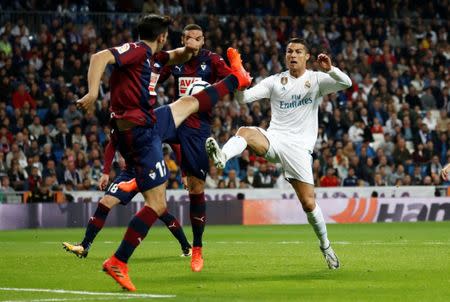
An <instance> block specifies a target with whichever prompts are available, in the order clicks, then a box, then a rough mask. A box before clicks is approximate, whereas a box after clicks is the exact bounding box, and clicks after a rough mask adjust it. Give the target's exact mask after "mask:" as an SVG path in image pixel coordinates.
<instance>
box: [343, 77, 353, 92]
mask: <svg viewBox="0 0 450 302" xmlns="http://www.w3.org/2000/svg"><path fill="white" fill-rule="evenodd" d="M344 86H345V89H348V88H350V87H352V86H353V83H352V80H351V79H350V78H349V77H347V78H346V79H345V82H344Z"/></svg>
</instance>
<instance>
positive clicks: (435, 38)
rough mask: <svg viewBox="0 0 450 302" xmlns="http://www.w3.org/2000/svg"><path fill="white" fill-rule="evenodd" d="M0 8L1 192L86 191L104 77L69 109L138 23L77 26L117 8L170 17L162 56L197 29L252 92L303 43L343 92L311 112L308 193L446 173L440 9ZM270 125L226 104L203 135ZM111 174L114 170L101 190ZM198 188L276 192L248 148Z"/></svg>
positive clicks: (94, 162) (174, 180) (348, 5)
mask: <svg viewBox="0 0 450 302" xmlns="http://www.w3.org/2000/svg"><path fill="white" fill-rule="evenodd" d="M256 2H257V4H258V5H256V4H255V3H256ZM0 9H3V10H4V11H6V10H8V14H6V13H1V12H0V22H1V23H0V179H1V190H2V191H4V192H13V191H32V192H33V191H39V190H40V192H41V193H42V192H46V191H48V190H65V191H71V190H95V189H96V185H97V184H98V180H99V178H100V176H101V175H102V167H103V164H104V163H103V152H104V147H105V145H106V143H107V141H108V133H109V126H108V121H109V111H108V105H109V98H110V94H109V83H108V79H109V75H110V70H108V72H106V73H105V74H104V76H103V78H102V84H101V90H100V94H99V99H98V101H97V104H96V110H95V112H90V113H82V112H80V111H78V110H77V108H76V106H75V103H74V102H75V101H76V100H77V99H78V98H79V97H81V96H83V95H84V94H85V93H86V91H87V82H86V76H87V67H88V66H89V57H90V56H91V55H92V54H93V53H95V52H96V51H99V50H101V49H106V48H108V47H111V46H117V45H120V44H122V43H125V42H131V41H134V39H136V37H135V35H134V30H133V27H134V23H133V22H135V20H137V18H130V17H129V15H128V17H127V15H124V14H121V13H117V14H113V13H111V14H109V15H106V16H107V17H106V19H105V20H104V21H102V22H98V19H97V22H96V19H95V18H94V17H92V18H91V17H90V16H91V15H89V14H87V12H89V11H91V12H98V11H106V12H108V11H109V12H113V11H119V10H120V11H125V12H129V13H133V12H136V13H140V12H142V13H152V12H156V13H168V14H171V15H172V16H173V17H174V20H175V21H174V24H173V26H172V27H171V30H170V38H169V42H168V45H167V49H171V48H173V47H177V46H179V45H180V37H181V30H182V28H183V27H184V25H186V24H189V23H197V24H199V25H201V26H202V27H203V28H204V33H205V37H206V42H205V48H207V49H210V50H212V51H214V52H217V53H219V54H221V55H224V49H226V48H227V47H228V46H233V47H236V48H238V49H240V51H241V53H242V57H243V60H244V62H246V63H245V64H246V67H247V69H248V70H250V71H251V74H252V76H253V77H254V83H258V82H259V81H261V80H262V79H263V78H265V77H267V76H269V75H271V74H274V73H278V72H280V71H282V70H284V69H285V64H284V49H285V46H286V42H287V41H288V40H289V38H291V37H302V38H305V39H306V41H307V42H308V43H309V45H310V50H311V54H312V59H311V60H310V63H309V68H312V69H316V66H315V63H314V58H315V57H316V56H317V54H318V53H320V52H326V53H328V54H330V55H331V57H332V61H333V64H334V65H336V66H338V67H339V68H341V69H342V70H344V71H345V72H347V73H348V74H349V75H350V77H351V78H352V81H353V82H354V85H353V87H352V88H350V89H348V90H347V91H343V92H341V93H338V94H332V95H329V96H325V97H324V98H323V101H322V103H321V105H320V112H319V123H320V125H319V126H320V129H319V137H318V140H317V144H316V146H315V150H314V151H315V152H314V162H313V171H314V176H315V181H316V185H317V186H321V187H326V186H367V185H372V186H385V185H441V184H442V181H441V180H440V178H439V176H438V175H439V170H440V169H441V167H442V165H443V164H444V163H446V162H448V161H450V150H449V134H450V132H449V131H450V118H449V111H450V98H449V91H450V75H449V67H450V47H449V35H448V31H449V24H450V22H449V19H448V16H449V15H450V14H449V9H450V5H449V3H448V1H426V2H421V3H420V4H417V3H413V2H412V1H395V0H392V1H374V0H372V1H351V0H349V1H308V0H297V1H289V0H287V1H276V2H275V1H262V0H261V1H249V0H247V1H234V0H217V1H207V0H203V1H201V0H199V1H193V0H192V1H189V0H187V1H181V0H180V1H177V0H172V1H169V0H165V1H155V0H148V1H112V0H110V1H87V0H84V1H70V2H69V1H51V0H47V1H45V0H44V1H32V0H29V1H0ZM39 9H41V10H47V11H48V10H53V13H51V14H42V15H39V14H37V16H38V17H39V16H41V18H42V22H41V23H40V24H39V26H34V27H31V26H29V23H27V22H28V21H29V20H28V19H27V18H24V17H21V16H22V15H21V14H20V11H21V10H39ZM14 10H15V11H16V12H17V13H15V12H14ZM234 12H239V14H240V15H234V16H231V14H234ZM186 13H198V14H201V15H190V14H186ZM216 14H220V15H216ZM246 14H251V15H246ZM294 14H295V16H293V15H294ZM79 16H83V18H81V19H80V18H79ZM124 16H125V17H124ZM35 18H36V17H35ZM80 20H81V21H80ZM174 95H175V86H174V82H173V80H169V81H168V82H167V83H165V84H164V85H162V86H160V87H159V88H158V104H159V105H162V104H167V103H169V102H171V101H172V100H173V99H174ZM270 115H271V112H270V104H269V102H268V100H262V101H259V102H254V103H251V104H248V105H239V104H238V103H237V102H236V101H235V100H234V99H233V97H232V96H231V97H227V98H225V99H224V100H222V101H220V102H219V103H218V105H217V106H216V107H215V109H214V115H213V123H212V134H213V135H214V136H215V137H216V138H217V139H218V141H219V142H220V144H223V143H225V142H226V141H227V140H228V138H229V137H230V136H232V135H233V134H234V133H235V132H236V131H237V129H238V128H239V126H250V125H255V126H259V127H263V128H267V127H268V125H269V122H270ZM164 153H165V159H166V161H167V162H168V165H167V166H168V167H170V170H171V177H170V183H169V187H170V188H174V189H181V188H182V182H181V173H180V171H179V166H178V165H177V163H176V161H175V160H174V156H173V154H172V153H171V150H170V148H168V147H165V148H164ZM119 169H120V165H119V164H118V161H116V162H115V164H114V165H113V169H112V171H111V174H110V177H111V179H112V178H114V177H115V175H116V174H117V172H118V170H119ZM206 186H207V188H246V187H255V188H260V187H266V188H268V187H280V188H284V187H286V181H285V180H284V179H283V177H282V172H281V170H280V167H279V166H277V165H274V164H271V163H268V162H266V161H265V160H264V158H261V157H258V156H256V155H254V154H252V153H251V152H249V151H248V150H246V151H245V152H244V153H243V154H242V156H240V157H237V158H235V159H233V160H230V161H229V162H228V164H227V166H226V168H225V169H224V170H223V171H217V170H216V169H215V168H214V167H211V169H210V173H209V175H208V177H207V179H206Z"/></svg>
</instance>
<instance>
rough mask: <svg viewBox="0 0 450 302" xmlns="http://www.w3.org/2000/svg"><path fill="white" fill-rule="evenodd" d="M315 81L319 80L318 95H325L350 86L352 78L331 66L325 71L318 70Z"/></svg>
mask: <svg viewBox="0 0 450 302" xmlns="http://www.w3.org/2000/svg"><path fill="white" fill-rule="evenodd" d="M317 81H318V82H319V90H320V95H322V96H323V95H327V94H330V93H333V92H337V91H340V90H343V89H347V88H349V87H351V86H352V80H351V79H350V77H349V76H348V75H346V74H345V73H344V72H342V71H341V70H340V69H339V68H337V67H335V66H331V70H330V71H328V72H327V73H325V72H318V73H317Z"/></svg>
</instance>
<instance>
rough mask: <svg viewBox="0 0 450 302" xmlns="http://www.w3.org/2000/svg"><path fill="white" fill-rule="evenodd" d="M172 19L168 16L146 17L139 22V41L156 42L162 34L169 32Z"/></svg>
mask: <svg viewBox="0 0 450 302" xmlns="http://www.w3.org/2000/svg"><path fill="white" fill-rule="evenodd" d="M171 24H172V19H171V18H170V17H167V16H160V15H155V14H150V15H146V16H144V17H142V18H141V20H139V23H138V25H137V30H138V34H139V39H141V40H147V41H155V40H156V38H158V36H159V35H160V34H163V33H165V32H167V31H168V30H169V25H171Z"/></svg>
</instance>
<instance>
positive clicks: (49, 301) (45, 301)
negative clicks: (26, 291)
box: [0, 297, 134, 302]
mask: <svg viewBox="0 0 450 302" xmlns="http://www.w3.org/2000/svg"><path fill="white" fill-rule="evenodd" d="M116 299H119V300H129V299H134V298H133V297H117V298H116ZM100 300H111V298H110V297H109V298H48V299H32V300H2V301H0V302H62V301H100Z"/></svg>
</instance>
